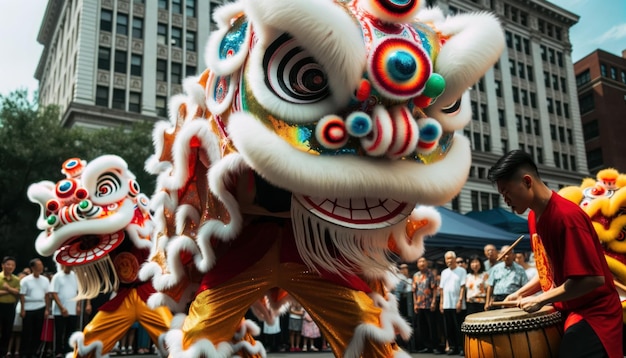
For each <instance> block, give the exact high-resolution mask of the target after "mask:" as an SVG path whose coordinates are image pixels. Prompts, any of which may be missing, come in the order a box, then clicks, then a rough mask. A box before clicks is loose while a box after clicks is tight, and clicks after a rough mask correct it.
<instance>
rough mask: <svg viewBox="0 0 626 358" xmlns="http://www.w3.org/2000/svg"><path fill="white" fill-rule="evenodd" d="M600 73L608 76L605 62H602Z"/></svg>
mask: <svg viewBox="0 0 626 358" xmlns="http://www.w3.org/2000/svg"><path fill="white" fill-rule="evenodd" d="M600 74H601V75H602V77H606V65H605V64H603V63H601V64H600Z"/></svg>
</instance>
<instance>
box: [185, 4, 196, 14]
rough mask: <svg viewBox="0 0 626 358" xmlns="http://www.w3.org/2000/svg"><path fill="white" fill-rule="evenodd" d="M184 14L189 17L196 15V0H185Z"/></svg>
mask: <svg viewBox="0 0 626 358" xmlns="http://www.w3.org/2000/svg"><path fill="white" fill-rule="evenodd" d="M185 14H186V15H187V16H189V17H196V0H187V1H185Z"/></svg>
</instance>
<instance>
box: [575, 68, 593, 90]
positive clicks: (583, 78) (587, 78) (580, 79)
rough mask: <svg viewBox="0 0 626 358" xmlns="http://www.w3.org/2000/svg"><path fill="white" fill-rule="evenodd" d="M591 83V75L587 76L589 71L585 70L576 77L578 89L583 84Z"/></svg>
mask: <svg viewBox="0 0 626 358" xmlns="http://www.w3.org/2000/svg"><path fill="white" fill-rule="evenodd" d="M589 81H591V75H590V74H589V69H586V70H585V71H584V72H581V73H579V74H578V75H576V86H578V87H580V86H582V85H584V84H585V83H589Z"/></svg>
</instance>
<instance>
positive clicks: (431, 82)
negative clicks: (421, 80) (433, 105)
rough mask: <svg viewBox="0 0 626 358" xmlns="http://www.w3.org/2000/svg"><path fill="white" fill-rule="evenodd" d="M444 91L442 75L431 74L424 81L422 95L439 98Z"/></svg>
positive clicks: (444, 82) (444, 84) (444, 85)
mask: <svg viewBox="0 0 626 358" xmlns="http://www.w3.org/2000/svg"><path fill="white" fill-rule="evenodd" d="M445 89H446V80H445V78H443V76H442V75H440V74H438V73H433V74H431V75H430V77H429V78H428V81H426V86H425V87H424V92H422V95H424V96H427V97H430V98H437V97H439V96H440V95H441V94H442V93H443V91H444V90H445Z"/></svg>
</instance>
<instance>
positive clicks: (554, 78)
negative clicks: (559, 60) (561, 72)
mask: <svg viewBox="0 0 626 358" xmlns="http://www.w3.org/2000/svg"><path fill="white" fill-rule="evenodd" d="M552 88H554V89H555V90H557V91H558V90H559V76H557V75H552Z"/></svg>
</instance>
